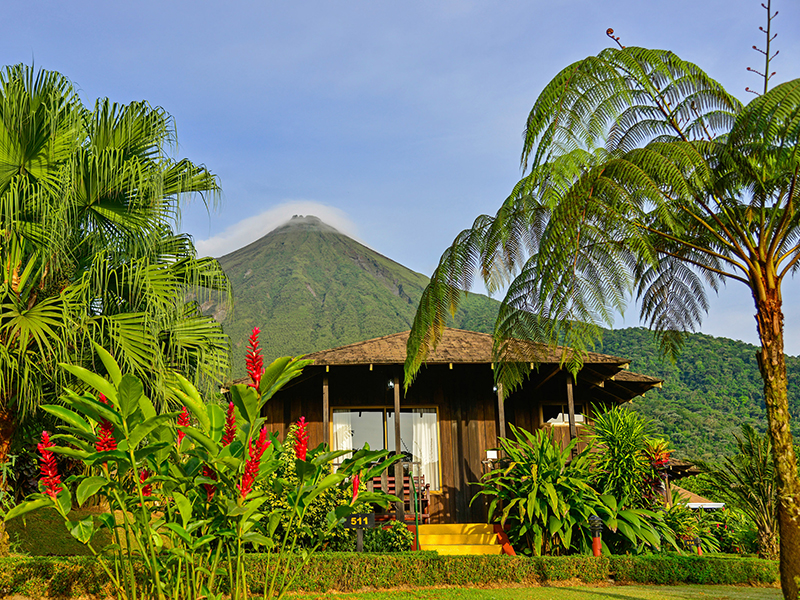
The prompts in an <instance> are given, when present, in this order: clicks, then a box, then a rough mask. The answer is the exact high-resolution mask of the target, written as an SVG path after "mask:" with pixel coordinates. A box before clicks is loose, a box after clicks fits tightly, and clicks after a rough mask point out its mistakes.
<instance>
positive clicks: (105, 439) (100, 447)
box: [94, 419, 117, 452]
mask: <svg viewBox="0 0 800 600" xmlns="http://www.w3.org/2000/svg"><path fill="white" fill-rule="evenodd" d="M94 447H95V448H96V449H97V451H98V452H110V451H111V450H116V449H117V440H115V439H114V426H113V425H112V424H111V421H108V420H106V419H103V420H102V421H100V430H99V431H98V432H97V443H96V444H95V445H94Z"/></svg>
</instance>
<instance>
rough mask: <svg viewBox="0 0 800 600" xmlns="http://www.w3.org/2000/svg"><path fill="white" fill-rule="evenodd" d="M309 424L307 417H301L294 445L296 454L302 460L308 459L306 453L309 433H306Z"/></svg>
mask: <svg viewBox="0 0 800 600" xmlns="http://www.w3.org/2000/svg"><path fill="white" fill-rule="evenodd" d="M307 426H308V423H306V418H305V417H300V420H299V421H298V422H297V433H296V434H295V435H296V436H297V441H296V442H295V443H294V453H295V455H296V456H297V458H299V459H300V460H305V459H306V453H307V452H308V431H306V427H307Z"/></svg>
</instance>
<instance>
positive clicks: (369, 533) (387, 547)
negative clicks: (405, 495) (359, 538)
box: [364, 521, 414, 552]
mask: <svg viewBox="0 0 800 600" xmlns="http://www.w3.org/2000/svg"><path fill="white" fill-rule="evenodd" d="M413 544H414V534H413V533H411V532H410V531H409V530H408V527H406V526H405V525H404V524H403V523H402V522H400V521H389V524H388V525H384V526H382V527H375V528H373V529H367V530H366V531H365V532H364V551H366V552H408V551H409V550H410V549H411V546H412V545H413Z"/></svg>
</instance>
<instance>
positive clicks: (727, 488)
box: [700, 425, 779, 559]
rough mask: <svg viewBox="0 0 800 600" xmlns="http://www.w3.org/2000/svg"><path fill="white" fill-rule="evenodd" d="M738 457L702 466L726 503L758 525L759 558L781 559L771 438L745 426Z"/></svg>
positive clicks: (739, 438)
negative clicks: (779, 556) (779, 555)
mask: <svg viewBox="0 0 800 600" xmlns="http://www.w3.org/2000/svg"><path fill="white" fill-rule="evenodd" d="M734 437H735V438H736V445H737V447H738V448H739V452H738V454H736V455H735V456H733V457H726V458H725V459H723V461H722V462H721V463H720V464H716V465H712V464H706V463H701V464H700V466H701V467H702V468H703V469H704V470H705V471H706V473H705V475H706V480H707V482H708V483H709V485H710V486H711V488H712V489H713V490H714V491H715V492H716V493H717V494H718V495H719V496H720V497H722V498H724V499H725V501H726V503H727V504H729V505H731V506H735V507H737V508H739V509H740V510H741V511H742V512H744V513H745V514H746V515H747V516H748V517H750V519H751V520H752V521H753V523H754V524H755V526H756V530H757V544H758V555H759V556H760V557H761V558H769V559H775V558H777V557H778V554H779V552H778V550H779V544H778V480H777V473H776V472H775V465H774V462H773V455H772V442H771V441H770V438H769V436H768V435H763V436H762V435H759V434H758V433H757V432H756V431H755V430H754V429H753V428H752V427H751V426H750V425H742V435H741V437H740V436H738V435H737V436H734Z"/></svg>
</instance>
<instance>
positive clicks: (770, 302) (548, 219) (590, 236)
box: [406, 6, 800, 598]
mask: <svg viewBox="0 0 800 600" xmlns="http://www.w3.org/2000/svg"><path fill="white" fill-rule="evenodd" d="M765 8H767V10H768V11H769V10H770V9H769V7H768V6H766V7H765ZM772 16H773V15H771V13H770V17H769V18H770V19H771V17H772ZM766 31H767V32H768V31H769V27H767V30H766ZM767 39H768V42H769V41H770V38H769V33H767ZM765 56H766V69H765V71H764V72H765V73H767V74H769V72H770V71H769V59H770V58H771V56H770V53H769V47H767V51H766V52H765ZM767 84H768V77H765V86H764V93H763V94H762V95H760V96H758V97H756V98H755V99H754V100H752V101H751V102H750V103H748V104H747V105H742V104H741V103H740V102H739V101H738V100H736V98H734V97H733V96H732V95H731V94H730V93H728V92H727V91H726V90H725V89H724V88H723V87H722V86H721V85H720V84H719V83H718V82H716V81H715V80H713V79H712V78H711V77H710V76H709V75H707V74H706V73H705V72H704V71H702V70H701V69H700V68H699V67H698V66H696V65H694V64H692V63H689V62H687V61H684V60H681V59H680V58H679V57H677V56H676V55H675V54H673V53H672V52H669V51H666V50H651V49H645V48H634V47H628V48H625V47H620V48H608V49H606V50H603V51H602V52H600V53H599V54H598V55H597V56H595V57H589V58H586V59H584V60H581V61H579V62H577V63H574V64H572V65H570V66H569V67H567V68H566V69H564V70H563V71H561V73H559V74H558V75H557V76H556V77H555V78H554V79H553V81H551V82H550V83H549V84H548V85H547V86H546V87H545V89H544V90H543V92H542V93H541V95H540V96H539V98H538V99H537V100H536V102H535V103H534V106H533V109H532V110H531V113H530V115H529V117H528V121H527V126H526V130H525V142H524V146H523V152H522V165H523V168H524V169H525V170H526V171H525V172H526V173H527V174H526V175H525V177H524V178H523V179H522V180H521V181H520V182H519V183H518V184H517V185H516V186H515V188H514V190H513V192H512V194H511V195H510V196H509V197H508V198H507V199H506V201H505V202H504V203H503V205H502V206H501V207H500V209H499V210H498V212H497V214H496V215H494V216H489V215H483V216H480V217H478V218H477V219H476V221H475V222H474V224H473V226H472V227H471V228H470V229H468V230H466V231H464V232H462V233H461V234H459V236H458V237H457V238H456V240H455V242H454V243H453V244H452V245H451V246H450V248H448V249H447V250H446V251H445V253H444V255H443V256H442V258H441V260H440V263H439V266H438V267H437V269H436V271H435V272H434V274H433V276H432V278H431V283H430V284H429V285H428V287H427V288H426V290H425V292H424V293H423V296H422V300H421V302H420V306H419V308H418V311H417V315H416V317H415V322H414V327H413V329H412V333H411V336H410V337H409V343H408V358H407V361H406V385H408V384H409V383H410V382H411V380H412V379H413V377H414V375H415V374H416V372H417V371H418V369H419V368H420V366H421V365H422V364H423V363H424V361H425V358H426V356H427V354H428V352H429V351H430V349H431V348H433V347H435V345H436V343H437V341H438V339H439V336H440V335H441V331H442V328H443V325H444V322H445V319H446V315H447V314H448V312H449V311H452V310H454V309H455V308H457V307H458V305H459V303H460V302H461V301H462V299H463V296H464V294H465V292H464V291H463V290H468V289H469V288H470V287H471V285H472V282H473V280H474V278H475V277H476V276H477V277H480V278H481V279H482V280H483V281H484V282H485V283H486V285H487V287H488V288H489V289H490V290H499V289H501V287H502V286H503V285H505V284H507V285H508V287H507V291H506V294H505V297H504V299H503V301H502V305H501V308H500V312H499V315H498V318H497V321H496V323H495V331H494V335H495V358H496V360H497V362H498V365H499V366H498V368H496V369H495V374H496V377H497V379H498V381H499V382H500V383H502V384H503V389H504V390H509V391H510V390H511V389H513V388H514V386H515V385H518V384H519V382H520V381H522V379H523V378H524V377H526V376H527V374H528V372H529V368H530V367H529V366H528V362H527V360H526V362H524V363H520V362H510V361H504V358H505V357H506V354H507V350H508V349H509V348H510V346H511V345H512V343H513V340H514V339H515V338H520V339H525V340H531V341H534V342H540V343H543V344H547V345H549V346H552V345H556V344H563V345H566V346H568V347H570V348H572V349H573V351H572V352H565V353H564V363H565V364H564V366H565V367H566V368H568V369H569V370H570V371H572V372H573V373H575V372H577V371H578V370H580V368H581V367H582V357H583V355H584V354H585V353H586V352H587V351H588V350H590V349H591V348H592V347H593V345H594V344H595V343H596V342H597V340H598V339H599V337H600V335H601V327H602V326H603V325H609V326H610V325H611V324H612V323H613V317H614V315H615V314H616V313H617V312H621V311H623V310H624V309H625V307H626V303H627V302H628V301H629V300H630V298H631V297H634V298H636V300H637V301H638V303H639V305H640V307H641V319H642V321H643V322H645V323H647V324H648V325H649V326H650V327H651V328H652V329H653V331H654V332H655V334H656V335H657V337H658V338H659V340H660V342H661V346H662V349H663V350H664V351H665V352H667V353H668V354H671V355H673V356H674V355H676V354H677V353H678V352H679V350H680V346H681V342H682V339H683V337H684V335H685V332H686V331H693V330H694V329H695V328H696V327H697V326H698V325H699V324H700V322H701V319H702V317H703V315H704V314H705V313H706V311H707V310H708V301H707V295H706V290H707V289H710V290H716V289H717V288H718V286H719V285H720V283H722V282H723V281H736V282H739V283H742V284H744V285H745V286H746V287H747V289H748V292H749V293H750V294H751V295H752V298H753V301H754V305H755V309H756V317H757V321H758V334H759V338H760V341H761V348H760V350H759V353H758V355H757V356H758V362H759V368H760V371H761V375H762V379H763V382H764V396H765V402H766V405H767V417H768V424H769V433H770V439H771V442H772V445H773V449H774V459H775V467H776V472H777V474H778V480H779V489H780V497H781V509H780V531H781V581H782V585H783V590H784V594H786V596H787V597H790V598H797V596H798V592H797V584H796V582H795V577H796V576H799V575H800V481H798V477H797V466H796V458H795V452H794V446H793V440H792V435H791V430H790V426H789V412H788V398H787V380H786V364H785V357H784V344H783V311H782V301H783V300H782V296H781V284H782V282H783V280H784V279H785V278H786V277H791V276H792V275H793V274H794V273H795V271H796V270H797V268H798V261H800V245H798V239H799V238H800V211H798V210H797V206H796V205H797V200H798V194H800V191H799V190H798V189H797V187H798V186H797V183H798V175H799V174H800V154H798V141H800V80H793V81H788V82H786V83H783V84H780V85H777V86H775V87H773V88H772V89H769V86H768V85H767ZM513 347H514V350H515V351H517V352H518V350H517V349H518V347H519V345H517V344H514V345H513ZM533 348H535V346H533ZM524 358H525V359H528V358H529V360H530V361H531V362H535V361H536V358H537V357H536V352H535V350H534V351H532V354H531V356H530V357H524Z"/></svg>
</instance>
